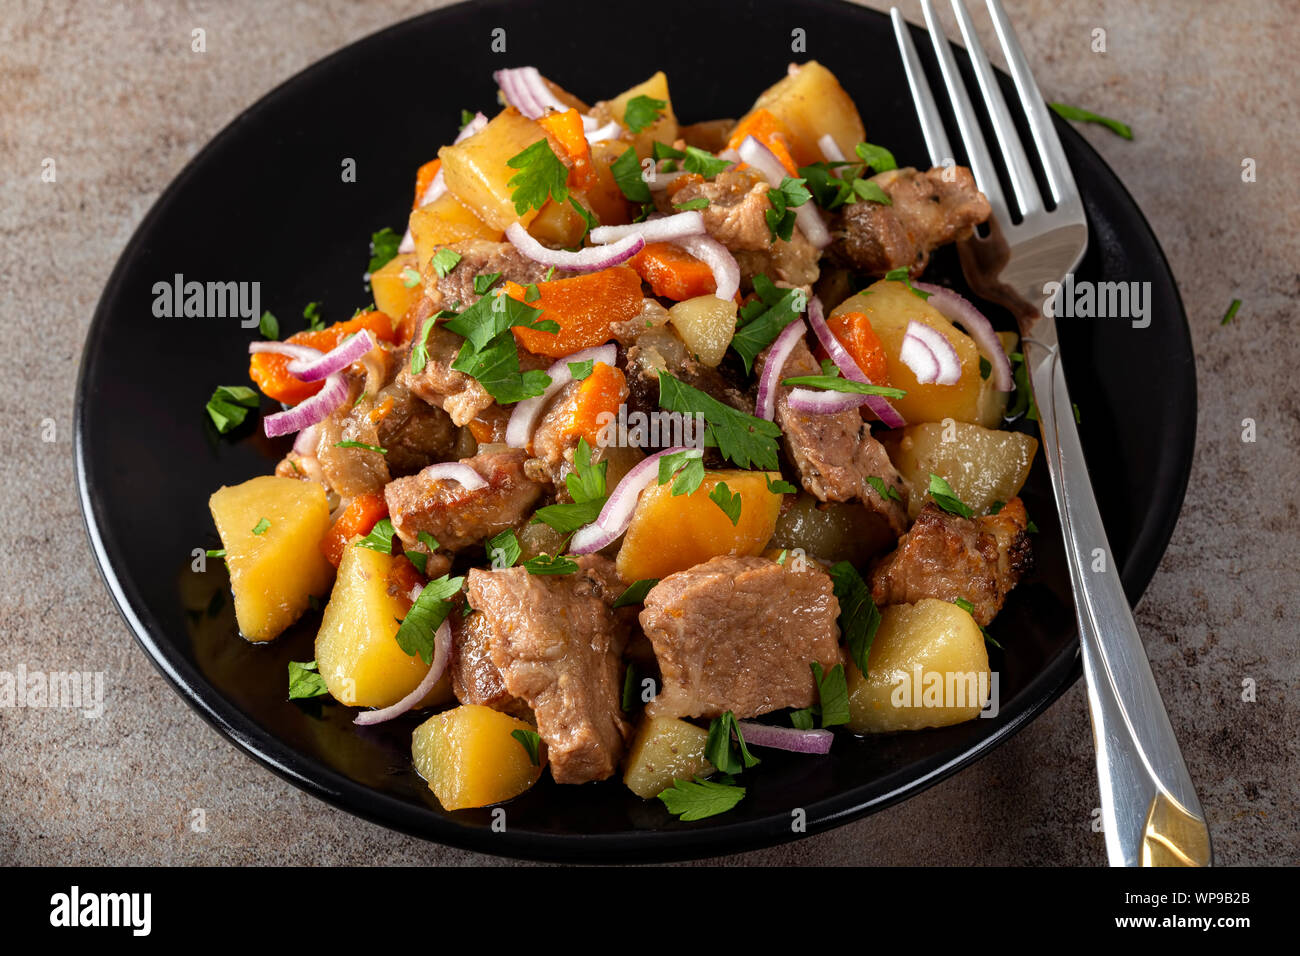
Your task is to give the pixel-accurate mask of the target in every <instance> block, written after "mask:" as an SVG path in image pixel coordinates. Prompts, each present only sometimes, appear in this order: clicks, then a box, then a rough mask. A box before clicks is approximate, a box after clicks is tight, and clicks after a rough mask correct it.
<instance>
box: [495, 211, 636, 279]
mask: <svg viewBox="0 0 1300 956" xmlns="http://www.w3.org/2000/svg"><path fill="white" fill-rule="evenodd" d="M506 238H507V239H509V240H510V244H511V245H512V246H514V247H515V248H516V249H518V250H519V251H520V252H522V253H523V254H524V255H526V256H527V257H528V258H529V259H532V260H533V261H534V262H540V263H541V264H542V265H544V266H555V268H557V269H568V270H570V271H573V272H596V271H598V270H600V269H608V268H609V267H610V266H616V265H618V264H619V263H620V262H626V261H627V260H628V259H631V258H632V257H633V256H634V255H636V254H637V253H638V252H640V251H641V250H642V249H644V248H645V240H644V239H642V238H641V237H640V236H628V237H627V238H626V239H621V240H619V241H618V242H613V243H610V244H609V245H607V246H588V247H587V248H586V249H579V250H578V251H577V252H566V251H564V250H562V249H548V248H546V246H544V245H542V244H541V243H540V242H538V241H537V240H536V239H534V238H533V237H532V236H530V235H529V234H528V230H527V229H525V228H524V227H523V226H521V225H520V224H519V223H517V222H512V223H511V224H510V225H508V226H507V227H506Z"/></svg>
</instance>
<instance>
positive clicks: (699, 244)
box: [676, 236, 740, 302]
mask: <svg viewBox="0 0 1300 956" xmlns="http://www.w3.org/2000/svg"><path fill="white" fill-rule="evenodd" d="M676 243H677V245H679V246H681V247H682V248H683V249H685V250H686V251H687V252H689V253H690V254H691V255H693V256H694V257H695V258H696V259H699V260H700V261H701V262H703V263H704V264H705V265H706V266H708V267H709V270H710V271H711V272H712V273H713V282H714V285H716V286H717V290H716V291H715V292H714V293H713V294H714V295H716V296H717V297H718V298H719V299H722V300H723V301H724V302H730V301H731V300H732V299H734V298H735V297H736V293H737V292H739V291H740V264H739V263H738V262H736V257H735V256H733V255H732V254H731V251H730V250H729V249H727V247H726V246H724V245H723V244H722V243H720V242H718V240H716V239H714V238H712V237H710V236H686V237H685V238H683V239H678V240H676Z"/></svg>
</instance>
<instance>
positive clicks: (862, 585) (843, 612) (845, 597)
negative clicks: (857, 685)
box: [830, 561, 880, 675]
mask: <svg viewBox="0 0 1300 956" xmlns="http://www.w3.org/2000/svg"><path fill="white" fill-rule="evenodd" d="M830 575H831V583H832V584H833V585H834V588H835V599H836V600H837V601H839V602H840V631H841V632H843V634H844V643H845V645H846V646H847V647H848V649H849V654H850V656H852V658H853V663H854V664H857V665H858V670H860V671H862V673H863V674H864V675H865V674H866V673H867V658H868V657H869V656H870V654H871V642H872V641H874V640H875V639H876V629H877V628H879V627H880V609H879V608H877V607H876V602H875V601H873V600H872V599H871V589H870V588H869V587H867V582H866V581H864V580H863V579H862V575H861V574H859V573H858V569H857V568H855V567H854V566H853V565H852V564H850V563H849V562H848V561H840V562H838V563H837V564H834V565H832V566H831V570H830Z"/></svg>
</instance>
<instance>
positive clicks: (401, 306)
mask: <svg viewBox="0 0 1300 956" xmlns="http://www.w3.org/2000/svg"><path fill="white" fill-rule="evenodd" d="M415 255H416V254H415V253H414V252H406V253H403V254H401V255H399V256H394V257H393V258H392V259H390V260H388V262H387V263H386V264H385V265H384V266H383V268H381V269H380V270H379V271H378V272H372V273H371V274H370V291H371V292H372V293H373V294H374V297H375V308H376V309H378V310H379V311H380V312H382V313H384V315H386V316H388V317H389V318H390V319H392V320H393V321H394V322H400V321H401V320H402V316H404V315H406V310H407V309H409V308H410V307H411V306H413V305H414V304H415V300H416V299H418V298H419V297H420V294H421V292H423V291H424V290H423V283H422V282H421V281H420V267H419V266H418V265H416V258H415ZM429 255H431V256H432V255H433V253H432V252H430V253H429ZM407 269H414V270H415V273H414V275H413V276H412V274H411V273H409V272H407V273H406V276H405V277H404V276H403V275H402V273H403V272H405V271H406V270H407ZM408 278H414V280H415V281H414V282H413V284H412V285H410V286H409V287H408V286H407V284H406V283H407V280H408Z"/></svg>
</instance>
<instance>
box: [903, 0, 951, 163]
mask: <svg viewBox="0 0 1300 956" xmlns="http://www.w3.org/2000/svg"><path fill="white" fill-rule="evenodd" d="M889 19H890V20H891V21H893V24H894V39H895V40H897V41H898V52H899V54H900V55H901V56H902V58H903V70H904V71H905V72H906V73H907V85H908V87H909V88H910V89H911V91H912V102H913V104H915V106H916V116H917V119H919V120H920V121H921V134H922V135H923V136H924V137H925V148H926V149H928V150H929V151H930V164H931V165H932V166H942V165H943V164H944V162H945V161H955V160H953V152H952V145H951V144H950V143H949V142H948V134H947V132H945V130H944V128H943V118H942V117H941V116H940V115H939V107H938V106H937V105H936V104H935V102H934V94H933V93H932V92H930V81H929V80H927V79H926V78H925V71H924V70H923V69H922V68H921V58H920V57H919V56H917V55H916V47H915V46H914V45H913V44H912V34H911V32H910V31H909V30H908V28H907V21H906V20H904V19H903V15H902V14H901V13H899V12H898V7H890V8H889Z"/></svg>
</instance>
